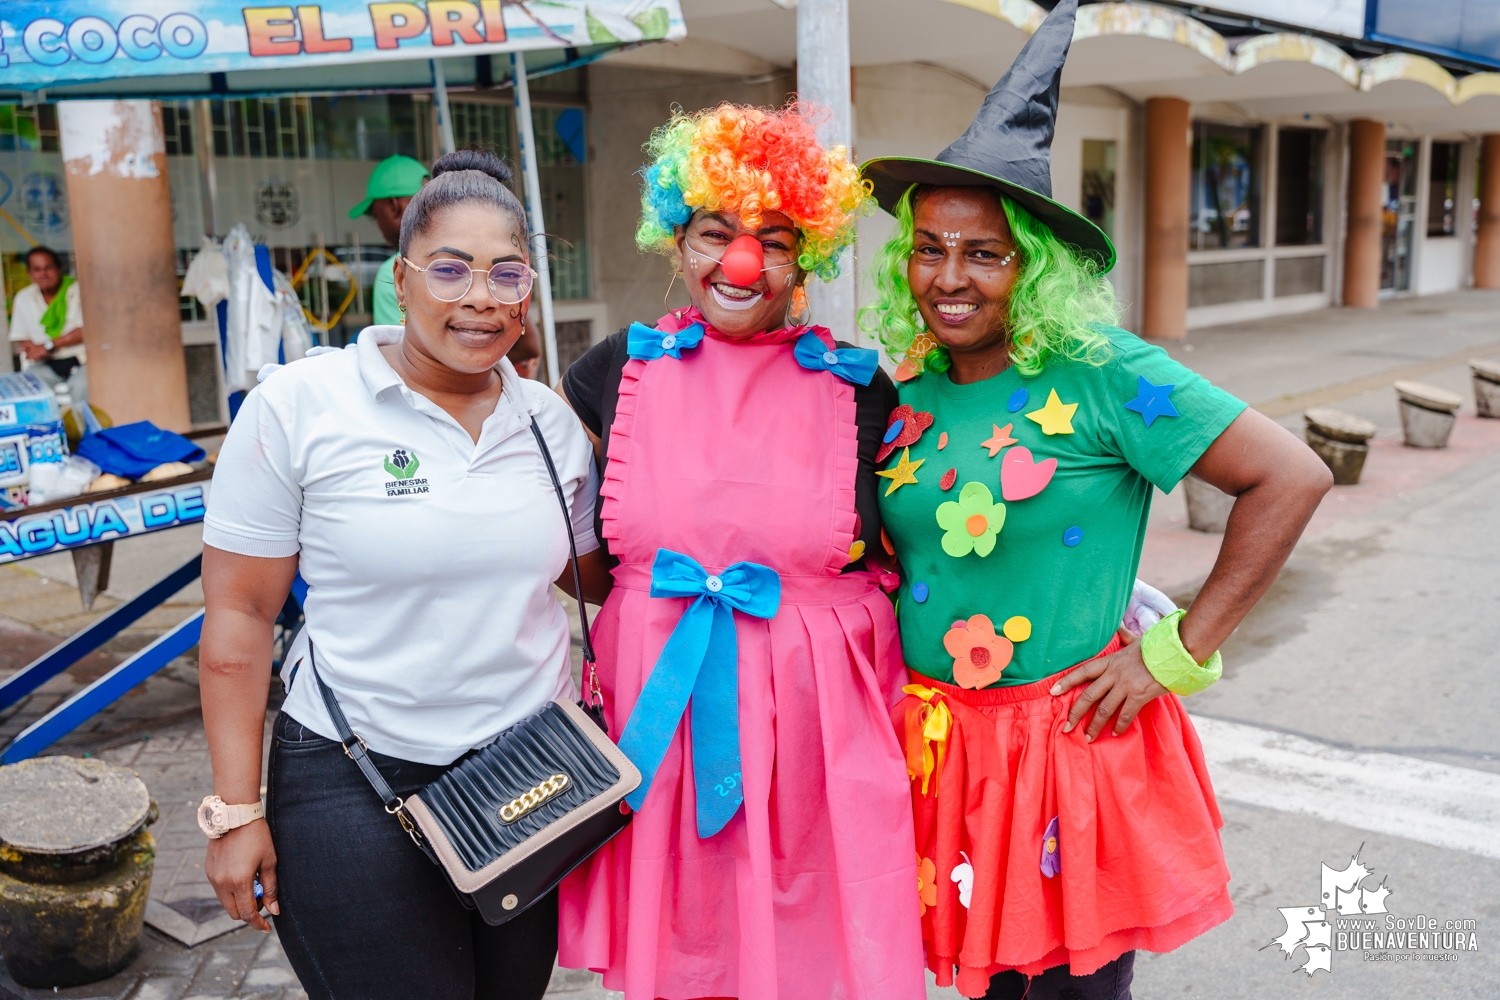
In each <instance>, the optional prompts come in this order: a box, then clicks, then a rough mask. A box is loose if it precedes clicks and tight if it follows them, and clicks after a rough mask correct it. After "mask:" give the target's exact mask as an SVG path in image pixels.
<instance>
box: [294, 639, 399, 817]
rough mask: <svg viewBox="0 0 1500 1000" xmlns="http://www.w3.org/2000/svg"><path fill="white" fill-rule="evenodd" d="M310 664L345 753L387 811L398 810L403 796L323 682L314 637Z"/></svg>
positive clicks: (308, 642)
mask: <svg viewBox="0 0 1500 1000" xmlns="http://www.w3.org/2000/svg"><path fill="white" fill-rule="evenodd" d="M307 665H308V666H309V667H311V668H312V675H313V680H315V681H317V683H318V693H319V694H321V695H322V696H323V707H324V708H326V709H328V717H329V718H330V719H332V720H333V728H334V729H335V730H336V731H337V732H338V734H339V742H340V743H342V744H343V745H344V753H346V754H347V755H348V756H349V759H350V760H352V761H354V763H356V764H358V765H359V769H360V771H361V772H363V774H364V776H365V778H366V779H367V780H368V781H369V782H370V785H371V787H373V788H374V789H375V794H376V795H379V796H380V801H381V803H382V804H384V805H385V809H386V812H392V813H393V812H395V811H396V810H397V809H400V808H401V796H399V795H397V794H396V793H395V792H393V791H392V790H391V786H390V784H389V783H388V782H387V781H386V780H385V777H384V776H383V775H382V774H381V773H380V771H379V769H377V768H376V767H375V762H374V761H373V760H371V759H370V754H369V752H368V748H367V747H366V746H365V741H364V740H363V739H361V738H360V737H359V736H357V735H355V733H354V730H353V729H352V728H350V726H349V719H348V718H347V717H346V716H345V715H344V709H343V707H342V706H340V705H339V700H338V698H336V697H334V694H333V691H332V689H330V688H329V687H328V685H327V684H324V683H323V677H322V675H320V674H319V673H318V660H317V657H316V656H315V655H314V653H313V644H312V637H311V636H309V637H308V640H307Z"/></svg>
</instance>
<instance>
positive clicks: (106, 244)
mask: <svg viewBox="0 0 1500 1000" xmlns="http://www.w3.org/2000/svg"><path fill="white" fill-rule="evenodd" d="M57 120H58V128H59V131H60V133H61V139H62V143H61V145H62V159H63V170H64V173H65V174H66V177H67V187H68V208H69V215H70V216H71V224H72V230H73V259H74V267H75V270H76V272H77V278H78V289H79V295H80V298H81V299H82V304H83V341H84V346H85V347H87V348H88V378H89V402H90V403H91V404H92V405H94V406H97V407H99V408H100V409H102V410H104V411H105V412H106V413H108V414H109V416H110V418H111V419H112V420H113V421H114V422H115V423H116V424H128V423H134V422H135V421H137V420H150V421H151V422H152V423H154V424H156V425H157V426H158V427H165V428H167V429H168V430H174V431H185V430H187V429H188V427H189V423H190V421H189V418H188V394H187V369H186V365H185V363H184V359H183V353H182V323H181V319H180V315H179V313H178V296H177V266H176V249H175V243H174V240H173V236H172V192H171V188H170V186H169V184H168V181H167V151H166V141H165V139H164V138H163V135H162V125H161V106H160V105H158V104H156V103H155V102H153V101H113V100H104V101H62V102H60V103H59V104H58V107H57Z"/></svg>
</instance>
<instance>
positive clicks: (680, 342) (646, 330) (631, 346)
mask: <svg viewBox="0 0 1500 1000" xmlns="http://www.w3.org/2000/svg"><path fill="white" fill-rule="evenodd" d="M702 342H703V324H702V323H694V324H693V325H692V326H689V327H684V328H683V329H681V330H678V331H677V332H676V333H662V332H661V331H660V330H657V329H655V328H653V327H649V326H647V325H646V324H645V323H632V324H630V332H629V333H627V334H626V335H625V347H626V351H627V352H628V353H629V354H630V356H631V357H632V358H637V359H639V360H641V361H651V360H653V359H655V358H659V357H661V356H662V355H663V354H670V355H671V356H672V357H674V358H676V359H677V360H679V361H681V360H682V349H683V348H684V347H689V348H691V347H697V346H698V345H699V344H701V343H702Z"/></svg>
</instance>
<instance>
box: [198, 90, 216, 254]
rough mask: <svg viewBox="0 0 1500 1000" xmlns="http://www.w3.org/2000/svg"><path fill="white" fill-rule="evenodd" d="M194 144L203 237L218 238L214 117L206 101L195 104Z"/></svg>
mask: <svg viewBox="0 0 1500 1000" xmlns="http://www.w3.org/2000/svg"><path fill="white" fill-rule="evenodd" d="M193 132H194V138H195V139H196V140H197V141H196V142H195V143H193V145H194V146H196V147H197V151H198V190H199V193H200V195H201V196H202V198H203V235H205V236H213V237H217V236H218V235H219V230H218V210H217V209H218V203H219V182H218V178H217V177H216V176H215V174H214V117H213V111H212V107H211V105H210V104H209V103H208V101H206V100H198V101H194V102H193Z"/></svg>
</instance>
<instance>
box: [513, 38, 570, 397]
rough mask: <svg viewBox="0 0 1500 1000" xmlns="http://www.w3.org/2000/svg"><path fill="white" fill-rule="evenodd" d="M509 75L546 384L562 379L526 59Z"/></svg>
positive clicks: (519, 57) (516, 55)
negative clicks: (528, 217) (537, 292)
mask: <svg viewBox="0 0 1500 1000" xmlns="http://www.w3.org/2000/svg"><path fill="white" fill-rule="evenodd" d="M510 75H511V77H512V78H513V79H514V81H515V85H516V131H517V133H518V134H519V136H520V140H521V173H522V174H523V175H524V177H525V179H526V207H527V210H528V213H529V214H530V215H531V266H532V267H534V268H536V273H537V279H536V281H537V284H538V285H539V286H540V291H541V293H542V294H541V298H542V346H543V353H544V354H545V355H546V357H547V381H548V383H549V384H552V383H556V382H557V380H558V379H559V378H561V377H562V372H560V371H558V370H557V323H556V321H555V320H554V319H553V316H552V269H551V267H549V266H548V262H547V237H546V235H545V234H546V231H547V229H546V225H545V223H544V222H543V221H542V184H541V181H540V180H538V178H537V172H536V133H535V132H533V131H532V127H531V88H530V87H528V86H527V84H526V56H525V54H524V53H521V52H512V53H511V55H510Z"/></svg>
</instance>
